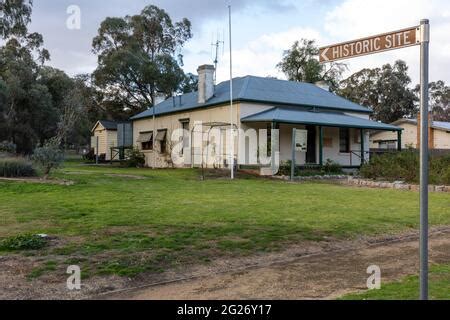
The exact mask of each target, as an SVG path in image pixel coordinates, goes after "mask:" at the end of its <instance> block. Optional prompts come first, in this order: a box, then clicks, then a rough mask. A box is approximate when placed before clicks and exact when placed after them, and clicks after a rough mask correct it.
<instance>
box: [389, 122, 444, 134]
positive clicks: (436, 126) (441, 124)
mask: <svg viewBox="0 0 450 320" xmlns="http://www.w3.org/2000/svg"><path fill="white" fill-rule="evenodd" d="M403 122H408V123H411V124H414V125H417V119H400V120H397V121H395V122H393V123H392V124H395V125H398V124H401V123H403ZM431 127H432V128H434V129H439V130H445V131H447V130H448V131H450V122H444V121H433V122H432V123H431Z"/></svg>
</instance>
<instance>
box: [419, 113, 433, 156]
mask: <svg viewBox="0 0 450 320" xmlns="http://www.w3.org/2000/svg"><path fill="white" fill-rule="evenodd" d="M432 125H433V114H432V113H431V112H429V113H428V148H430V149H434V129H433V128H432ZM420 128H421V121H420V112H419V113H418V114H417V146H416V147H417V149H420Z"/></svg>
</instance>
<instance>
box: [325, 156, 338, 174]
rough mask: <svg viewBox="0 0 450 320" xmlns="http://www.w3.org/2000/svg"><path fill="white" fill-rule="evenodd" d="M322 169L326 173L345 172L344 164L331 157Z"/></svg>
mask: <svg viewBox="0 0 450 320" xmlns="http://www.w3.org/2000/svg"><path fill="white" fill-rule="evenodd" d="M322 171H323V172H325V174H342V172H343V171H342V166H341V165H340V164H339V163H336V162H334V161H333V160H330V159H327V161H326V162H325V164H324V165H323V167H322Z"/></svg>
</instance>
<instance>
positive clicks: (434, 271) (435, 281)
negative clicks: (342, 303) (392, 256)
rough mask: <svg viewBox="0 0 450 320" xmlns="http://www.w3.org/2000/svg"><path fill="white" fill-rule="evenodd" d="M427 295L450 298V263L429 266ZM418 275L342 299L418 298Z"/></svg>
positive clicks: (437, 298)
mask: <svg viewBox="0 0 450 320" xmlns="http://www.w3.org/2000/svg"><path fill="white" fill-rule="evenodd" d="M429 282H430V283H429V285H430V286H429V296H430V299H432V300H448V299H450V264H447V265H437V266H433V267H431V268H430V276H429ZM418 292H419V277H418V276H409V277H407V278H405V279H404V280H402V281H398V282H393V283H389V284H386V285H383V286H382V287H381V289H380V290H370V291H367V292H365V293H361V294H351V295H347V296H345V297H343V300H418V298H419V297H418Z"/></svg>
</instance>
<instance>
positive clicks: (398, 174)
mask: <svg viewBox="0 0 450 320" xmlns="http://www.w3.org/2000/svg"><path fill="white" fill-rule="evenodd" d="M419 164H420V160H419V153H418V152H417V151H414V150H406V151H402V152H396V153H390V154H384V155H378V156H373V157H372V158H371V159H370V162H369V163H367V164H365V165H363V166H362V168H361V171H360V174H361V176H362V177H364V178H369V179H385V180H389V181H396V180H402V181H406V182H409V183H419ZM429 168H430V170H429V175H430V176H429V180H430V183H431V184H445V185H450V155H445V156H432V157H430V162H429Z"/></svg>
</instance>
